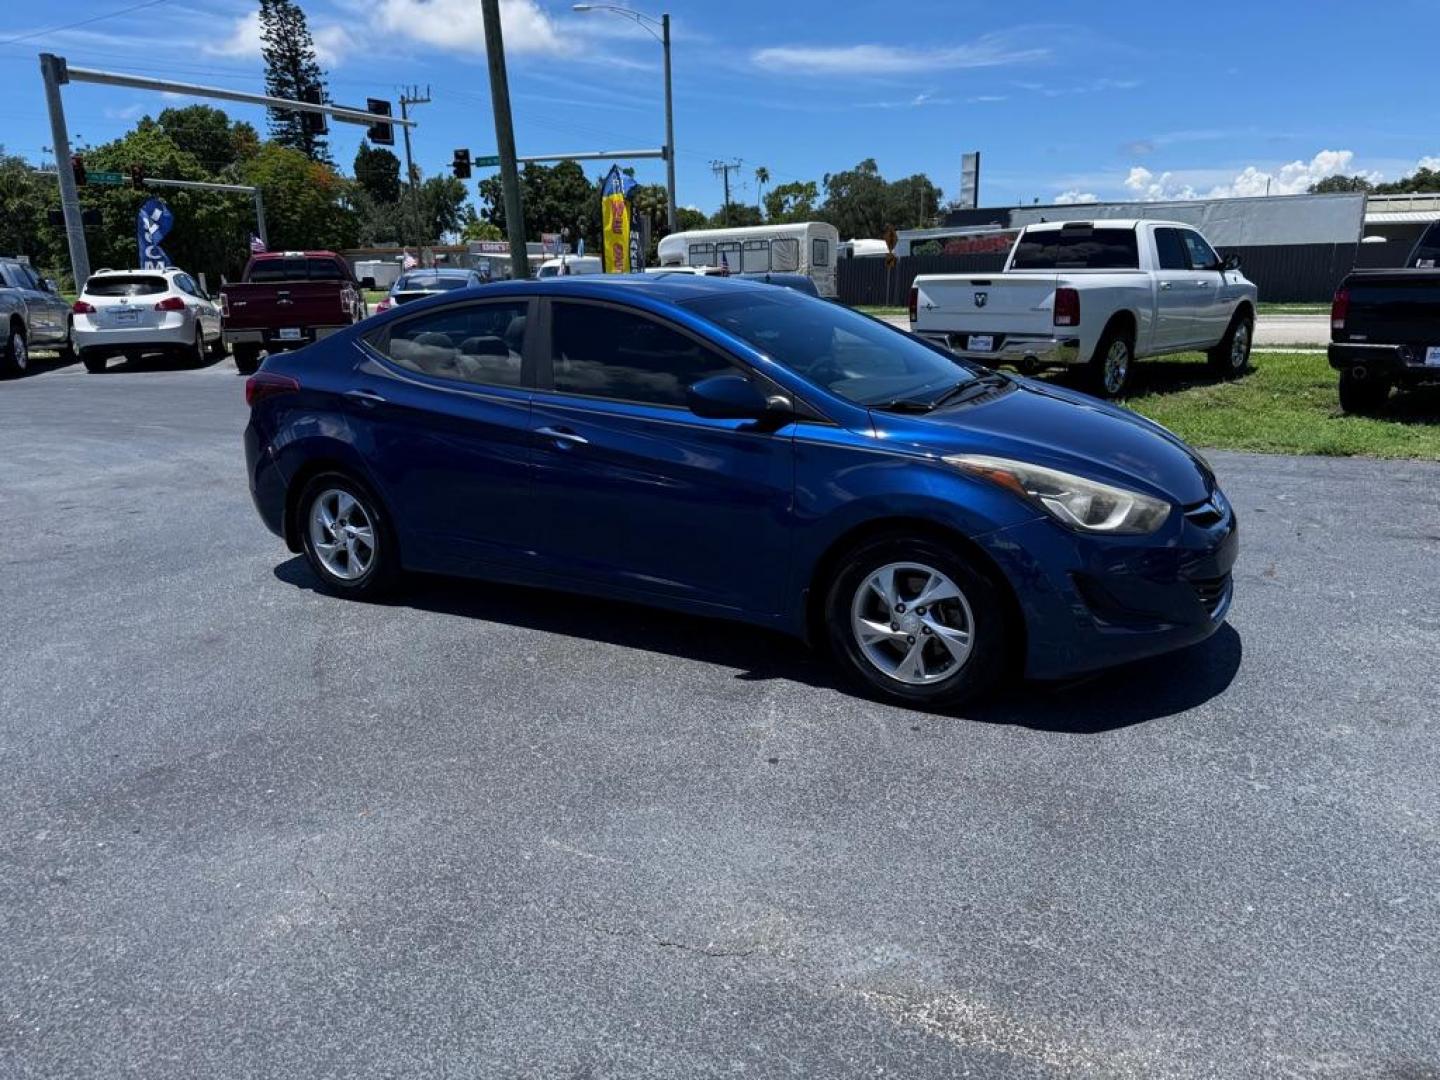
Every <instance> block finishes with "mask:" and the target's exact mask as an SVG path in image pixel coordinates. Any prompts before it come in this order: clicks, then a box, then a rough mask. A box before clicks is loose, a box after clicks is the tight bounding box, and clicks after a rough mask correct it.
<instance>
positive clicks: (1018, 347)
mask: <svg viewBox="0 0 1440 1080" xmlns="http://www.w3.org/2000/svg"><path fill="white" fill-rule="evenodd" d="M912 332H913V333H914V334H915V335H916V336H917V337H922V338H924V339H925V340H926V341H933V342H934V343H935V344H936V345H941V346H943V347H945V348H947V349H949V350H950V351H951V352H953V353H955V354H956V355H957V356H963V357H964V358H965V359H967V360H975V361H977V362H979V363H981V364H984V365H986V366H987V367H998V366H1000V365H1001V364H1008V365H1010V366H1011V367H1017V368H1022V369H1024V370H1027V371H1033V370H1035V369H1037V368H1046V367H1069V366H1071V365H1073V364H1079V363H1082V362H1083V359H1084V358H1083V357H1082V356H1081V354H1080V339H1079V338H1074V337H1066V338H1058V337H1035V336H1031V335H1025V334H992V335H990V336H991V337H992V338H993V339H994V340H995V343H996V344H995V348H993V349H991V350H989V351H984V352H982V351H979V350H975V349H971V348H969V347H968V342H969V340H970V337H971V335H970V334H961V333H951V332H949V331H939V330H915V331H912Z"/></svg>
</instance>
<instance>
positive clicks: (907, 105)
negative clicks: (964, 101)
mask: <svg viewBox="0 0 1440 1080" xmlns="http://www.w3.org/2000/svg"><path fill="white" fill-rule="evenodd" d="M954 103H955V102H954V100H953V99H951V98H946V97H936V96H935V91H933V90H924V91H921V92H920V93H918V94H916V95H915V96H914V97H910V98H906V99H905V100H903V101H862V102H861V103H860V105H861V107H862V108H866V109H918V108H920V107H921V106H922V105H953V104H954Z"/></svg>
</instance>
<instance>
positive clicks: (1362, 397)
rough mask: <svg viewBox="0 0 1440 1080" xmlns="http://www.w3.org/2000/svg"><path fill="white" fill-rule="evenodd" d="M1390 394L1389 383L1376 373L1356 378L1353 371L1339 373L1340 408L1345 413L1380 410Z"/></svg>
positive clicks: (1365, 412) (1361, 414)
mask: <svg viewBox="0 0 1440 1080" xmlns="http://www.w3.org/2000/svg"><path fill="white" fill-rule="evenodd" d="M1389 396H1390V384H1389V382H1387V381H1386V380H1385V379H1383V378H1381V377H1379V376H1378V375H1373V374H1368V373H1367V374H1365V375H1362V376H1360V377H1359V378H1357V377H1356V376H1355V375H1354V373H1353V372H1350V371H1342V372H1341V373H1340V408H1341V410H1342V411H1344V412H1347V413H1353V414H1356V415H1359V416H1364V415H1367V414H1369V413H1377V412H1380V411H1381V410H1382V409H1383V408H1384V407H1385V400H1386V399H1387V398H1388V397H1389Z"/></svg>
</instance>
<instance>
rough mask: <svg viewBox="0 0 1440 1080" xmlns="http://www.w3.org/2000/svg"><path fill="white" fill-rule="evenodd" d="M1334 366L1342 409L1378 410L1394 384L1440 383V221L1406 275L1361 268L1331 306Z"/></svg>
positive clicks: (1409, 261)
mask: <svg viewBox="0 0 1440 1080" xmlns="http://www.w3.org/2000/svg"><path fill="white" fill-rule="evenodd" d="M1329 353H1330V366H1331V367H1333V368H1334V369H1335V370H1337V371H1338V372H1340V407H1341V408H1342V409H1343V410H1344V411H1345V412H1347V413H1373V412H1378V411H1380V410H1381V409H1382V408H1384V406H1385V401H1386V399H1387V398H1388V397H1389V396H1390V389H1391V387H1411V386H1418V385H1419V384H1421V383H1440V222H1437V223H1436V224H1434V225H1431V226H1430V227H1429V228H1428V229H1426V230H1425V235H1423V236H1422V237H1420V242H1419V243H1418V244H1416V245H1415V250H1414V251H1412V252H1411V253H1410V257H1409V258H1408V259H1407V260H1406V261H1405V267H1404V269H1402V270H1356V271H1353V272H1352V273H1351V274H1350V275H1349V276H1348V277H1347V278H1346V279H1345V280H1344V281H1342V282H1341V283H1340V288H1338V289H1337V290H1335V300H1334V302H1333V303H1332V304H1331V306H1330V350H1329Z"/></svg>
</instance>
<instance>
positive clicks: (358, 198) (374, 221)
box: [350, 184, 407, 247]
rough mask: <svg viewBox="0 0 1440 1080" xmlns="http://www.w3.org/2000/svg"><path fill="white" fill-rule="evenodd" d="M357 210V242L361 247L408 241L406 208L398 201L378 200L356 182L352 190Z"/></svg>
mask: <svg viewBox="0 0 1440 1080" xmlns="http://www.w3.org/2000/svg"><path fill="white" fill-rule="evenodd" d="M350 206H351V208H352V209H353V210H354V212H355V236H356V243H358V244H359V245H360V246H361V247H378V246H379V245H381V244H403V243H405V242H406V239H407V237H406V235H405V217H404V208H403V207H402V206H401V204H400V203H398V202H389V203H384V202H378V201H377V200H375V199H373V198H371V196H370V194H369V193H368V192H367V191H365V189H364V188H362V187H360V185H359V184H356V185H355V186H354V187H353V188H352V189H351V191H350Z"/></svg>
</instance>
